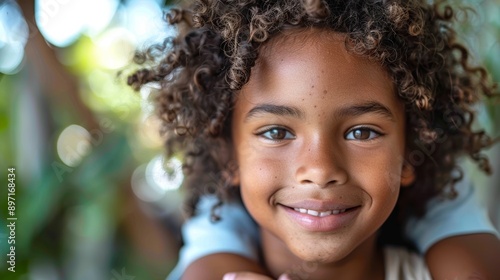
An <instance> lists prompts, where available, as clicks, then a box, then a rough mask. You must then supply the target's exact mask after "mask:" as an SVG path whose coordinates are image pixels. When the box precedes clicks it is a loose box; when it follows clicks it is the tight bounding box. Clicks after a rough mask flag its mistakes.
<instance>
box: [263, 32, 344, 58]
mask: <svg viewBox="0 0 500 280" xmlns="http://www.w3.org/2000/svg"><path fill="white" fill-rule="evenodd" d="M346 36H347V35H346V34H345V33H340V32H336V31H333V30H329V29H319V28H305V27H302V28H291V29H286V30H284V31H282V32H280V33H277V34H275V35H274V36H272V37H271V38H270V39H269V40H268V41H267V42H265V43H264V44H262V46H261V47H260V49H259V54H261V55H266V54H267V55H268V54H269V53H270V52H271V53H272V52H276V51H277V52H282V51H291V52H293V51H297V50H299V49H300V48H303V47H310V46H308V45H309V44H308V43H311V42H316V43H321V42H337V43H339V44H345V40H346Z"/></svg>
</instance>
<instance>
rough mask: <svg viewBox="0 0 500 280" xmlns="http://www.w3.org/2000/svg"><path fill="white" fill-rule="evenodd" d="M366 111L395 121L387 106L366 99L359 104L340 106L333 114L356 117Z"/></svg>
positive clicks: (342, 116)
mask: <svg viewBox="0 0 500 280" xmlns="http://www.w3.org/2000/svg"><path fill="white" fill-rule="evenodd" d="M367 113H374V114H379V115H381V116H384V117H387V118H388V119H389V120H391V121H393V122H394V121H395V119H394V115H393V114H392V112H391V110H389V108H387V107H386V106H385V105H383V104H382V103H380V102H377V101H367V102H364V103H361V104H354V105H352V106H346V107H343V108H340V109H339V110H338V111H337V112H335V115H336V116H337V117H338V118H347V117H356V116H361V115H363V114H367Z"/></svg>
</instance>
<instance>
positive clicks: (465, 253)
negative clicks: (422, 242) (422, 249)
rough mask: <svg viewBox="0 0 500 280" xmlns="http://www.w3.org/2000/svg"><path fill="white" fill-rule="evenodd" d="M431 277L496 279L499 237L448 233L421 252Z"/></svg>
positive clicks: (499, 267) (486, 234) (499, 247)
mask: <svg viewBox="0 0 500 280" xmlns="http://www.w3.org/2000/svg"><path fill="white" fill-rule="evenodd" d="M425 259H426V262H427V266H428V267H429V270H430V272H431V275H432V277H433V278H434V279H453V280H455V279H457V280H460V279H497V277H498V275H500V263H499V260H500V240H499V239H498V238H497V237H496V236H495V235H493V234H488V233H484V234H469V235H459V236H455V237H449V238H446V239H443V240H441V241H439V242H438V243H436V244H434V245H433V246H432V247H430V248H429V250H428V251H427V253H426V254H425Z"/></svg>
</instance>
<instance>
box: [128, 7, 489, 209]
mask: <svg viewBox="0 0 500 280" xmlns="http://www.w3.org/2000/svg"><path fill="white" fill-rule="evenodd" d="M166 20H167V21H168V22H169V23H170V24H172V25H173V26H176V27H177V29H178V35H177V36H176V37H175V38H168V39H167V40H165V42H164V44H163V45H155V46H152V47H150V48H149V49H148V50H147V51H145V52H141V53H138V54H137V56H136V59H137V62H139V63H144V62H146V61H150V62H152V63H150V64H149V65H150V66H149V67H146V66H144V67H143V69H141V70H138V71H137V72H135V73H134V74H132V75H131V76H129V78H128V84H129V85H131V86H133V87H134V88H135V89H138V88H140V87H141V86H143V85H145V84H148V83H150V82H155V83H158V84H159V85H160V89H159V90H158V92H157V96H156V105H157V109H158V115H159V116H160V118H161V119H162V121H163V128H162V132H163V133H164V135H165V139H166V140H165V144H166V148H167V154H168V156H172V155H174V153H179V152H180V153H182V155H183V158H184V166H185V172H186V180H185V182H184V187H185V188H187V191H188V194H189V197H188V198H187V205H188V209H187V210H188V212H189V213H190V214H193V213H194V209H195V206H196V203H197V201H198V199H199V197H200V196H201V195H202V194H204V193H207V192H211V193H216V194H217V196H218V197H219V199H220V201H221V202H220V204H221V203H222V202H223V201H226V200H227V199H229V197H230V194H229V192H230V190H231V189H233V188H230V186H231V177H232V174H233V173H234V171H235V168H236V167H235V166H234V165H232V164H231V161H230V158H229V157H228V156H227V154H228V147H230V145H231V139H230V133H229V128H228V127H229V122H230V119H231V111H232V107H233V103H234V101H235V97H236V96H237V93H238V91H239V90H240V89H241V88H242V86H243V85H245V83H246V82H247V81H248V80H249V78H250V73H251V69H252V67H253V66H254V65H255V61H256V59H257V57H258V54H259V50H260V49H261V46H263V44H265V43H266V42H267V41H268V40H269V39H270V38H272V37H273V36H275V35H277V34H278V33H280V32H283V31H284V30H290V29H293V28H296V29H300V28H311V27H313V28H318V29H326V30H331V31H333V32H339V33H343V34H346V37H345V38H346V39H345V46H346V48H347V50H348V51H349V52H351V53H352V54H354V55H357V56H360V57H364V58H366V59H369V60H372V61H377V62H378V63H380V64H381V65H382V66H383V67H384V68H385V69H386V71H387V72H388V73H389V75H390V77H391V78H392V79H393V81H394V84H395V85H396V91H397V94H398V95H399V97H400V99H401V100H402V101H403V102H404V104H405V112H406V119H407V124H406V127H407V131H406V135H407V137H406V139H407V140H406V141H407V143H406V144H407V148H408V151H409V153H408V155H407V157H408V158H407V161H408V163H409V164H411V165H412V166H413V167H414V168H415V172H416V180H415V182H414V183H413V185H412V187H410V188H405V189H404V190H402V191H401V195H400V198H399V200H398V205H397V209H398V213H399V214H400V216H401V217H407V216H408V215H410V214H412V215H417V216H421V215H423V214H424V213H425V205H426V202H427V201H428V200H429V199H430V198H432V197H435V196H437V195H439V194H448V195H450V194H451V196H453V195H454V194H455V190H454V188H453V186H454V184H455V183H456V182H457V181H459V180H460V179H461V177H462V172H461V171H460V169H459V167H458V165H457V159H458V157H459V156H461V155H469V156H470V157H471V158H472V159H473V160H475V161H476V162H477V164H478V165H479V167H480V168H481V169H482V170H484V171H485V172H487V173H489V172H490V168H489V163H488V159H487V157H486V156H484V155H483V154H481V150H482V149H483V148H485V147H488V146H490V145H491V144H492V143H493V142H494V141H493V140H492V139H491V138H490V137H489V136H488V135H486V134H485V132H484V131H473V129H472V122H473V120H474V114H475V113H474V111H473V105H474V104H475V103H476V102H478V101H479V99H480V98H481V97H483V96H487V97H491V96H493V95H496V91H497V89H496V87H495V84H494V83H493V82H492V81H491V80H490V78H489V76H488V74H487V72H486V71H485V69H484V68H482V67H476V66H472V65H471V64H470V62H469V51H468V50H467V48H466V47H464V46H463V45H461V44H460V43H458V42H457V40H456V37H457V36H456V31H455V30H454V28H453V23H454V22H455V21H456V19H455V16H454V10H453V9H452V8H451V7H450V6H449V5H447V4H445V3H443V1H438V3H434V4H429V3H427V1H425V0H407V1H406V0H405V1H403V0H368V1H367V0H350V1H343V0H330V1H325V0H295V1H270V0H197V1H194V3H192V4H191V6H190V7H189V8H187V9H181V8H178V9H172V10H171V11H170V12H169V13H168V14H167V15H166ZM220 204H219V205H220Z"/></svg>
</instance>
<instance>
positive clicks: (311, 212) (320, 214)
mask: <svg viewBox="0 0 500 280" xmlns="http://www.w3.org/2000/svg"><path fill="white" fill-rule="evenodd" d="M294 210H295V211H297V212H300V213H303V214H308V215H311V216H315V217H325V216H328V215H336V214H340V213H344V212H345V210H346V209H341V210H339V209H336V210H329V211H324V212H320V211H315V210H310V209H305V208H294Z"/></svg>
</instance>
